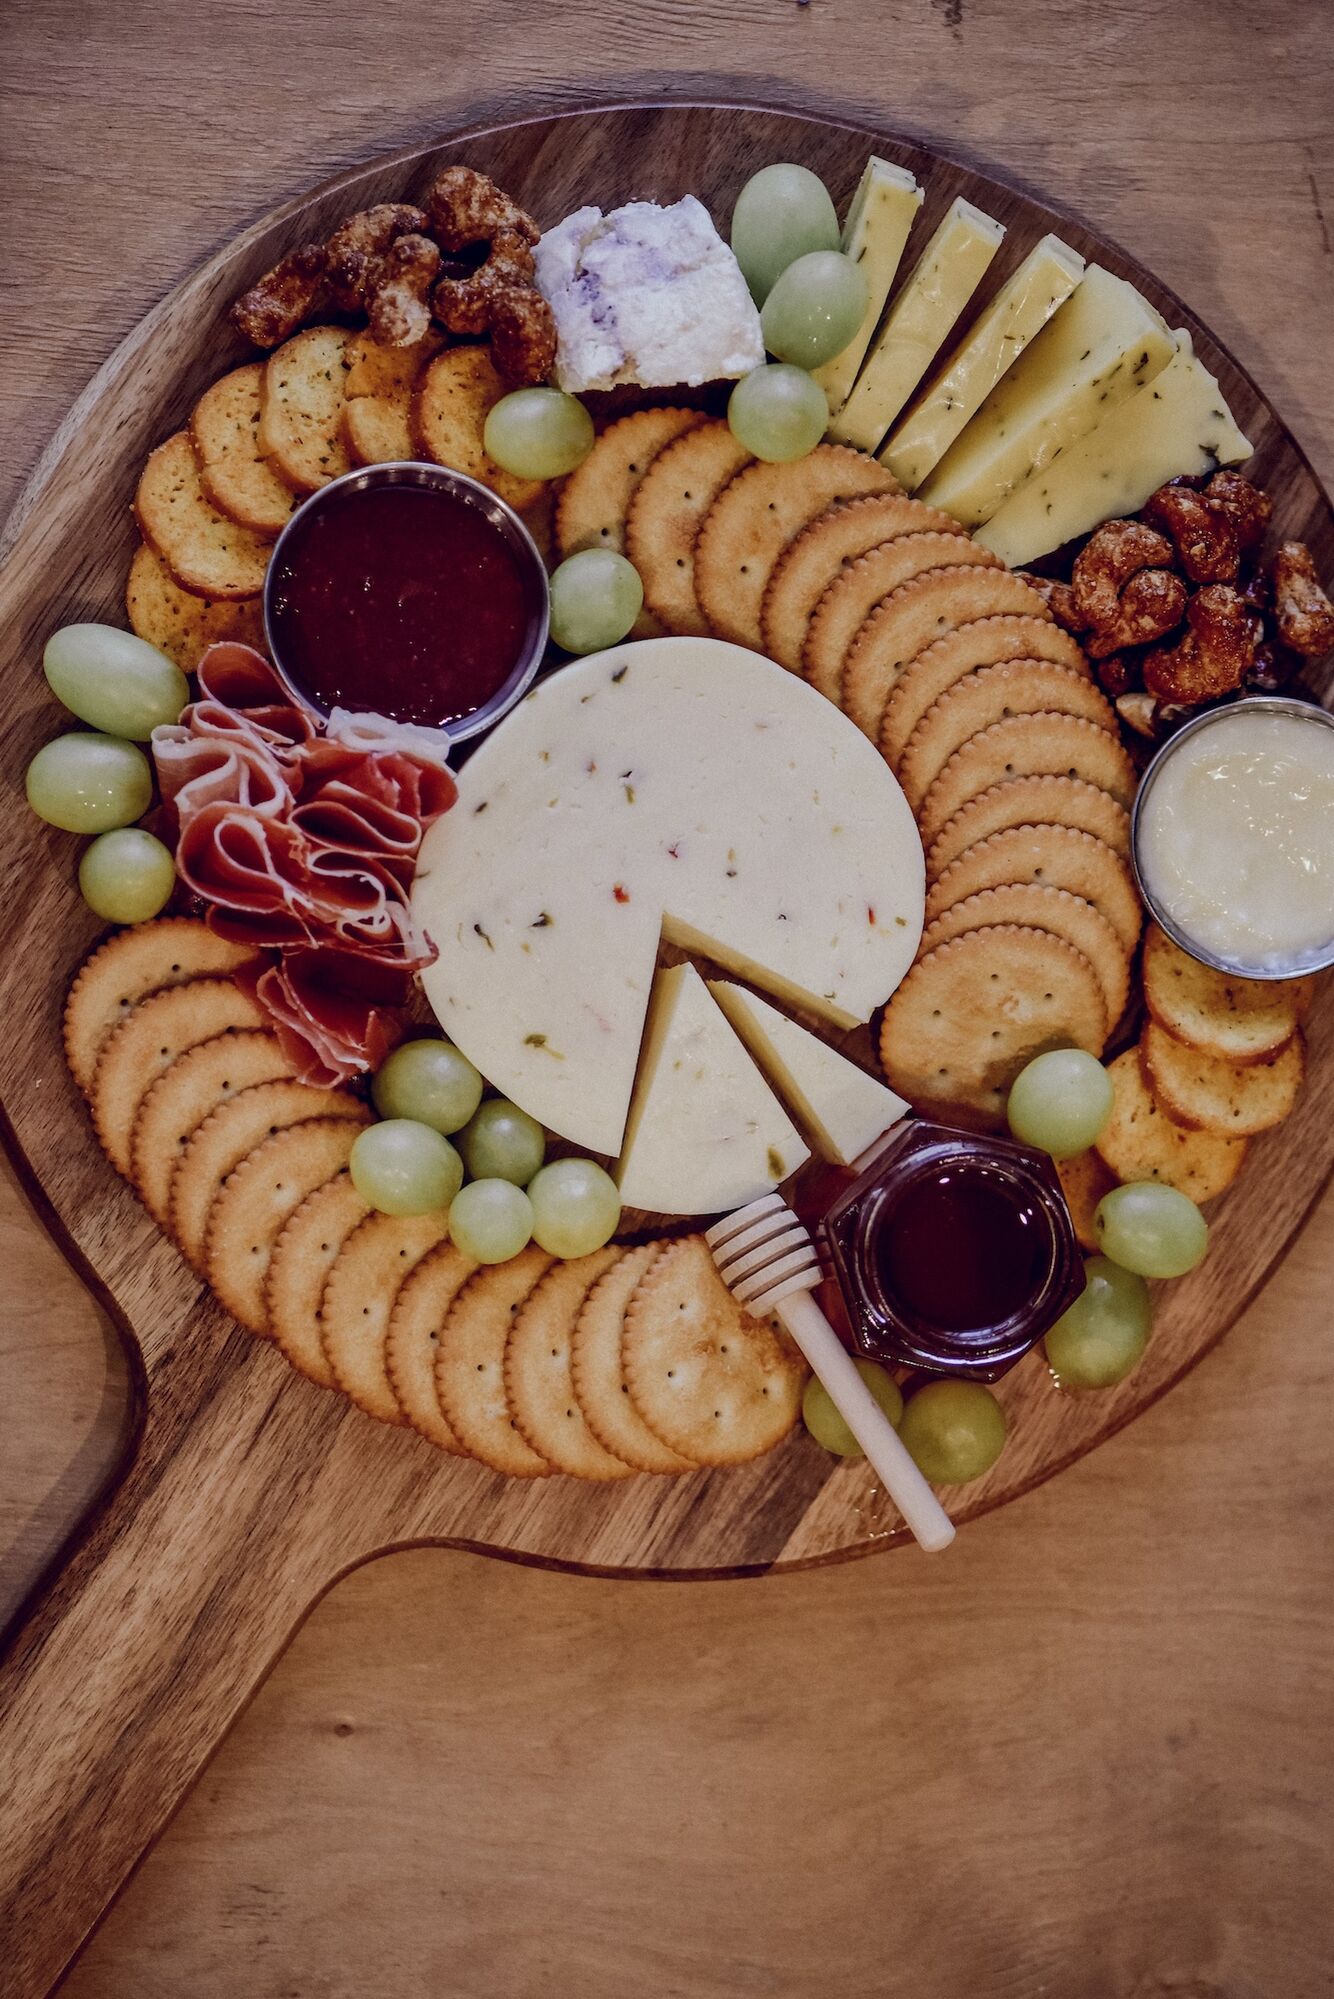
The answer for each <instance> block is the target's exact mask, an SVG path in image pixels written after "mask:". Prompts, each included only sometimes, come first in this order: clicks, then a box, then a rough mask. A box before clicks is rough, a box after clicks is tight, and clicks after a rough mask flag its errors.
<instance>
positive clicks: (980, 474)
mask: <svg viewBox="0 0 1334 1999" xmlns="http://www.w3.org/2000/svg"><path fill="white" fill-rule="evenodd" d="M1175 352H1176V348H1175V346H1174V344H1173V340H1172V335H1171V333H1170V332H1169V331H1168V327H1167V322H1166V320H1165V319H1163V317H1162V315H1161V314H1160V313H1157V312H1155V311H1154V309H1153V307H1152V306H1151V305H1150V304H1149V302H1148V300H1147V299H1144V298H1141V297H1140V295H1139V293H1138V292H1137V291H1136V290H1135V287H1134V286H1133V285H1130V284H1127V283H1126V281H1125V279H1124V278H1117V277H1113V276H1112V273H1111V272H1110V271H1105V270H1104V269H1103V267H1102V265H1101V264H1090V265H1089V267H1088V269H1087V270H1086V271H1085V273H1084V276H1083V278H1082V279H1081V281H1080V283H1079V284H1078V285H1077V286H1076V287H1075V290H1074V292H1073V293H1072V294H1071V296H1070V297H1069V298H1068V299H1067V300H1066V302H1065V304H1064V305H1063V306H1062V307H1061V309H1060V311H1059V312H1058V313H1056V315H1055V316H1054V318H1052V319H1051V320H1050V321H1049V322H1048V324H1047V325H1046V326H1044V328H1043V329H1042V331H1041V333H1039V335H1038V337H1037V339H1036V340H1035V341H1034V342H1033V344H1032V346H1031V347H1030V348H1029V349H1028V352H1027V353H1026V354H1024V355H1023V356H1022V357H1021V358H1020V359H1019V360H1018V361H1016V362H1015V364H1014V366H1013V367H1012V368H1011V369H1010V370H1009V372H1008V373H1007V374H1006V375H1005V376H1004V377H1003V378H1002V380H1001V382H1000V383H999V384H998V386H997V387H996V388H994V389H993V390H992V392H991V394H990V395H989V396H988V397H987V400H986V401H985V402H984V403H983V405H982V407H981V409H980V410H979V411H978V413H977V415H976V416H975V417H974V418H973V420H972V422H971V423H970V424H969V425H968V427H967V429H966V430H965V431H964V432H963V434H962V436H961V437H960V438H959V440H958V442H957V443H956V444H955V445H954V446H953V448H952V449H951V450H950V451H949V453H948V454H947V456H946V457H945V459H944V461H943V462H942V463H941V464H940V465H938V466H937V467H936V470H935V471H934V472H933V473H932V474H931V477H930V478H929V479H928V480H927V481H926V483H925V485H924V486H922V487H920V488H919V490H918V495H917V497H918V498H919V499H921V500H925V501H927V503H928V504H929V505H930V506H933V507H943V508H944V510H945V512H946V513H947V514H953V515H954V518H955V520H956V521H962V522H963V525H964V526H965V527H966V528H975V527H980V526H981V525H982V522H983V521H989V520H990V519H991V516H992V515H993V514H994V513H995V512H996V510H997V508H998V507H999V506H1000V505H1001V503H1002V501H1004V500H1008V499H1009V497H1010V494H1011V493H1013V492H1014V491H1015V489H1016V488H1017V487H1019V486H1022V485H1023V483H1024V480H1025V479H1029V478H1031V477H1032V476H1033V474H1034V473H1036V472H1043V471H1045V470H1046V468H1047V466H1048V465H1050V464H1051V462H1052V460H1053V459H1055V458H1057V457H1059V456H1060V454H1061V453H1062V452H1063V451H1067V450H1068V449H1069V447H1070V446H1071V445H1072V444H1073V443H1074V442H1075V441H1076V439H1077V438H1080V437H1083V435H1084V433H1085V432H1086V431H1089V430H1092V428H1093V426H1094V424H1095V423H1099V422H1100V421H1101V420H1102V418H1103V417H1105V416H1106V415H1107V414H1108V412H1109V411H1111V410H1113V409H1115V408H1116V406H1117V404H1118V403H1123V402H1125V400H1126V399H1127V397H1128V396H1133V395H1134V393H1135V391H1136V389H1141V388H1143V386H1144V384H1145V383H1146V382H1151V381H1152V380H1153V378H1154V376H1155V375H1161V373H1162V371H1163V369H1164V368H1165V367H1166V366H1167V364H1168V362H1169V361H1170V360H1171V358H1172V356H1173V354H1174V353H1175Z"/></svg>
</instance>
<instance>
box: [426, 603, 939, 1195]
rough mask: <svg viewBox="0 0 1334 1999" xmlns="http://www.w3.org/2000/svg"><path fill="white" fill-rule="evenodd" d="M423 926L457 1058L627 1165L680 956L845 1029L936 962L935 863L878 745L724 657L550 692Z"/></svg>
mask: <svg viewBox="0 0 1334 1999" xmlns="http://www.w3.org/2000/svg"><path fill="white" fill-rule="evenodd" d="M458 786H459V795H458V800H457V802H456V804H455V805H454V807H453V809H452V810H451V811H449V812H447V813H445V815H444V816H443V818H441V819H438V820H437V821H436V822H435V824H434V825H433V826H432V827H431V829H430V831H429V832H428V833H427V835H426V838H425V840H424V841H423V843H422V851H421V859H420V862H419V864H418V868H417V878H416V881H415V883H414V885H413V892H412V906H413V911H414V914H415V916H416V918H417V921H418V922H419V923H420V924H421V926H422V927H423V929H424V930H425V931H426V932H427V934H428V935H429V936H430V937H431V938H432V940H433V941H434V943H435V944H436V946H437V948H438V951H439V956H438V958H437V959H436V961H435V963H434V964H433V965H430V966H428V967H427V969H426V970H425V972H424V973H423V974H422V982H423V985H424V987H425V990H426V996H427V998H428V999H429V1000H430V1003H431V1005H432V1007H433V1008H434V1009H435V1012H436V1015H437V1016H438V1018H439V1020H440V1023H441V1025H442V1026H443V1028H444V1029H445V1032H446V1033H447V1034H448V1035H449V1036H450V1038H451V1039H452V1040H453V1041H455V1042H456V1043H457V1044H458V1046H459V1047H460V1048H462V1049H463V1051H464V1053H465V1054H466V1055H467V1056H468V1057H469V1058H470V1060H471V1061H473V1062H475V1063H476V1065H477V1067H478V1068H479V1069H480V1070H481V1072H482V1074H483V1075H484V1076H486V1077H487V1078H489V1080H490V1081H491V1082H492V1083H493V1084H494V1085H495V1086H496V1088H497V1089H498V1090H501V1091H502V1092H503V1093H504V1094H505V1095H506V1096H508V1097H511V1098H513V1100H514V1101H515V1102H516V1103H518V1104H521V1105H522V1106H523V1108H524V1109H525V1110H526V1111H528V1112H530V1113H531V1115H532V1116H533V1117H535V1118H537V1119H539V1120H540V1122H541V1123H542V1124H544V1125H546V1126H547V1127H548V1128H549V1129H550V1130H552V1131H555V1132H558V1133H560V1135H561V1136H562V1137H563V1138H567V1139H570V1140H571V1141H572V1142H573V1143H575V1144H577V1145H579V1146H581V1147H584V1148H586V1149H587V1150H589V1151H591V1152H595V1153H600V1154H604V1155H612V1154H616V1153H619V1151H620V1149H621V1140H622V1136H623V1134H624V1129H625V1119H626V1112H627V1110H628V1108H629V1104H630V1096H631V1091H632V1088H633V1084H634V1078H635V1068H636V1064H637V1062H638V1058H639V1046H640V1040H641V1036H642V1033H643V1027H644V1016H645V1010H646V1007H647V1004H648V998H649V991H650V988H651V986H652V983H653V974H654V969H655V967H656V963H657V953H658V943H659V939H660V937H662V936H665V937H666V938H667V939H668V940H669V941H670V942H671V943H674V944H677V945H680V946H681V947H682V948H683V949H684V950H686V951H689V952H692V953H699V954H700V955H702V956H705V957H708V958H710V959H712V960H713V962H714V963H715V964H716V965H718V966H719V967H720V968H721V969H722V970H724V971H728V972H733V973H735V974H736V975H737V976H738V977H740V978H743V979H746V980H747V981H749V982H750V983H751V984H753V985H757V986H759V987H760V988H761V989H762V990H763V991H765V992H769V993H773V994H775V995H776V996H777V997H778V998H779V999H782V1000H785V1001H787V1002H788V1003H790V1004H792V1005H794V1006H797V1007H801V1008H803V1009H810V1010H811V1011H813V1012H814V1013H815V1014H816V1015H817V1016H819V1017H821V1018H823V1019H826V1020H829V1021H831V1022H833V1023H834V1024H836V1025H840V1026H845V1027H851V1026H853V1025H855V1024H856V1023H857V1022H858V1021H862V1020H868V1019H869V1018H870V1016H871V1014H872V1012H873V1011H874V1010H875V1008H876V1007H877V1006H879V1005H880V1004H881V1003H882V1001H883V1000H884V999H886V998H887V997H888V995H889V994H890V993H891V992H893V991H894V989H895V987H896V986H897V985H898V983H899V981H900V980H901V979H902V977H903V975H904V973H905V972H906V971H907V969H908V967H909V965H910V964H911V963H912V959H913V954H914V952H915V951H916V949H917V941H918V937H919V934H920V931H921V924H922V911H923V906H924V900H925V896H924V867H923V859H922V844H921V841H920V839H919V837H918V834H917V828H916V826H915V824H914V821H913V816H912V813H911V812H910V811H909V809H908V804H907V800H906V799H905V798H904V796H903V793H902V792H901V791H900V789H899V787H898V784H897V783H896V781H895V779H894V777H893V775H892V774H891V772H890V770H889V768H888V766H887V765H886V763H885V762H884V759H883V758H882V757H881V756H880V753H879V751H878V750H877V749H876V748H875V745H874V744H873V743H871V742H869V741H868V740H867V738H866V737H865V736H863V735H862V733H861V731H860V730H859V729H858V728H856V727H855V726H854V725H853V724H852V723H851V722H849V721H848V720H847V718H846V716H844V715H842V714H840V712H839V711H838V709H837V708H835V707H834V705H833V703H832V702H831V701H826V700H825V699H824V697H823V695H821V694H818V693H817V692H816V691H815V689H814V688H813V687H810V686H808V685H807V684H806V683H805V681H803V680H800V679H799V678H797V677H796V676H795V675H793V674H790V673H786V672H784V670H783V668H782V667H781V666H775V665H774V663H773V661H772V660H767V659H764V658H762V657H761V656H760V654H758V653H753V652H748V651H747V650H746V649H745V648H744V647H742V646H731V645H725V644H722V643H721V642H720V641H718V640H716V639H695V638H664V639H646V640H642V641H640V642H639V643H637V644H632V645H624V646H618V647H616V648H615V649H614V650H613V651H611V652H605V653H595V654H592V655H591V656H590V657H588V658H587V659H581V660H576V661H573V662H572V663H571V664H570V665H568V666H565V667H562V668H561V669H560V670H559V672H556V673H552V674H550V675H548V676H547V678H546V679H544V680H542V681H540V682H539V683H538V685H537V686H536V687H535V688H534V689H533V690H532V692H531V693H530V694H529V695H528V696H527V697H526V699H524V700H523V701H521V702H520V703H519V705H518V707H517V708H515V709H514V710H513V712H512V713H511V714H509V715H508V716H506V718H505V720H504V721H503V722H502V723H501V724H500V725H499V727H498V728H496V729H495V730H493V731H492V733H491V734H490V735H489V736H488V737H487V738H486V740H485V741H484V742H483V743H482V744H481V745H480V747H479V748H478V749H477V750H475V751H474V753H473V754H472V756H470V757H469V758H468V760H467V762H466V763H465V764H464V766H463V768H462V770H461V771H460V772H459V775H458Z"/></svg>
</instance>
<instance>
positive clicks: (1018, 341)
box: [880, 236, 1084, 493]
mask: <svg viewBox="0 0 1334 1999" xmlns="http://www.w3.org/2000/svg"><path fill="white" fill-rule="evenodd" d="M1083 275H1084V259H1083V258H1082V257H1081V256H1080V255H1079V253H1078V252H1077V251H1075V250H1072V249H1071V248H1070V246H1069V245H1068V244H1067V243H1062V242H1061V240H1060V238H1059V237H1057V236H1044V237H1043V239H1042V241H1041V242H1040V243H1038V244H1035V245H1034V247H1033V249H1031V250H1030V251H1029V253H1028V255H1027V256H1026V257H1025V258H1024V261H1023V263H1022V264H1020V266H1019V268H1018V270H1017V271H1015V273H1014V275H1013V276H1012V277H1010V278H1008V279H1007V280H1006V282H1005V283H1004V284H1003V285H1002V286H1001V288H1000V290H999V291H998V292H997V294H996V296H995V298H994V299H993V300H992V302H991V304H990V305H989V306H988V307H987V309H986V311H985V312H984V313H982V315H981V316H980V318H979V319H978V321H977V323H976V325H975V326H974V327H973V328H972V331H971V332H970V333H969V334H968V335H967V336H966V338H965V339H964V340H963V341H962V343H961V344H960V346H959V347H958V348H956V350H955V351H954V353H953V354H951V355H950V357H949V359H948V360H947V361H946V363H945V365H944V367H943V369H942V370H941V372H940V373H939V374H938V375H937V376H936V377H935V379H934V380H933V381H932V382H931V384H930V386H929V387H928V388H927V389H926V390H925V391H924V392H923V394H922V395H921V396H919V397H918V399H917V402H916V403H915V404H914V406H913V407H912V409H910V410H909V412H908V414H907V416H906V417H905V418H904V420H903V422H902V423H901V424H900V425H899V426H898V428H897V430H895V431H894V433H893V435H892V436H891V437H890V440H889V443H888V444H887V445H886V446H885V447H884V449H883V450H882V451H881V453H880V462H881V464H882V465H885V466H887V467H888V468H889V470H890V471H891V472H892V473H893V474H894V477H895V478H896V479H897V480H898V482H899V484H900V485H901V486H902V487H903V489H904V491H905V492H907V493H915V492H916V491H917V488H918V487H919V486H920V485H921V483H922V481H923V479H925V477H926V475H927V473H928V472H930V471H931V469H932V468H933V466H936V465H938V464H939V463H940V461H941V459H942V458H943V457H944V456H945V453H946V452H947V451H948V450H949V448H950V446H951V445H952V444H953V442H954V440H955V438H956V437H957V436H958V435H959V432H960V431H961V430H962V429H963V427H964V425H965V424H966V423H967V422H968V421H969V419H970V418H972V417H974V416H976V414H977V412H978V410H980V409H981V407H982V405H983V403H984V402H985V401H986V399H987V397H988V396H989V395H990V394H991V391H992V390H993V389H994V388H995V386H996V384H997V382H999V381H1000V379H1001V377H1002V375H1004V374H1005V373H1006V372H1007V370H1008V369H1010V368H1011V367H1013V365H1014V363H1015V362H1016V361H1017V360H1018V359H1019V356H1020V355H1021V354H1022V353H1023V351H1024V349H1025V348H1026V347H1027V346H1028V344H1029V342H1030V341H1032V340H1034V339H1036V338H1037V336H1038V334H1039V333H1041V331H1042V329H1043V327H1044V326H1045V325H1046V324H1047V321H1048V320H1049V319H1050V318H1051V316H1052V314H1053V313H1054V312H1056V311H1057V310H1058V308H1059V307H1061V306H1062V305H1064V304H1065V301H1066V300H1067V299H1068V298H1069V296H1070V294H1071V292H1072V291H1073V290H1074V288H1075V286H1076V285H1077V284H1078V283H1079V280H1080V279H1081V278H1082V277H1083Z"/></svg>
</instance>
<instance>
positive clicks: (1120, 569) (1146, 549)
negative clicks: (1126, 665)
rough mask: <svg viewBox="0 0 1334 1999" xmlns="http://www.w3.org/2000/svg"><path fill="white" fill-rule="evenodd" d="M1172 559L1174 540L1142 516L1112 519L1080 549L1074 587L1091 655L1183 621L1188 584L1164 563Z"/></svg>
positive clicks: (1149, 637) (1145, 639) (1103, 654)
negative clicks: (1140, 517) (1158, 530)
mask: <svg viewBox="0 0 1334 1999" xmlns="http://www.w3.org/2000/svg"><path fill="white" fill-rule="evenodd" d="M1171 560H1172V544H1171V543H1170V542H1169V541H1168V540H1167V539H1166V537H1165V536H1163V535H1161V534H1157V533H1155V531H1154V529H1153V528H1151V527H1145V525H1144V524H1143V522H1141V521H1107V522H1105V523H1104V524H1103V526H1102V527H1100V528H1099V529H1098V530H1097V532H1096V533H1095V534H1094V535H1092V536H1091V537H1090V539H1089V540H1088V541H1087V542H1086V543H1085V545H1084V547H1083V548H1081V549H1080V551H1079V554H1078V555H1077V556H1076V557H1075V566H1074V570H1073V573H1072V576H1071V588H1072V589H1073V591H1074V599H1075V605H1076V607H1077V609H1078V611H1079V613H1080V615H1081V617H1083V618H1084V619H1085V620H1086V621H1087V623H1088V625H1089V627H1090V635H1089V637H1087V638H1086V639H1085V641H1084V650H1085V651H1086V652H1087V654H1088V656H1089V658H1090V659H1095V660H1096V659H1106V658H1107V656H1108V654H1110V653H1114V652H1120V651H1121V649H1122V648H1123V647H1124V646H1135V645H1147V644H1150V643H1151V642H1152V641H1153V640H1154V639H1160V638H1162V637H1163V636H1164V635H1165V634H1166V633H1167V632H1170V631H1171V629H1172V627H1173V625H1176V624H1179V623H1180V622H1181V617H1182V613H1183V612H1184V611H1185V608H1186V586H1185V584H1184V583H1183V582H1182V580H1181V578H1180V577H1179V576H1177V575H1174V574H1173V572H1172V571H1171V570H1170V569H1168V568H1166V567H1165V566H1164V565H1166V564H1167V563H1169V562H1170V561H1171Z"/></svg>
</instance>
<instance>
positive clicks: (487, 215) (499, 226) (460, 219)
mask: <svg viewBox="0 0 1334 1999" xmlns="http://www.w3.org/2000/svg"><path fill="white" fill-rule="evenodd" d="M426 208H427V213H428V215H429V217H430V229H431V233H432V234H433V235H434V237H435V239H436V241H437V243H439V245H440V247H441V249H442V250H466V249H467V247H468V245H469V244H470V243H489V242H491V241H492V240H493V239H494V238H495V237H496V236H498V235H499V234H500V232H501V230H506V231H509V232H511V233H512V234H514V235H516V236H518V237H519V239H520V241H522V242H524V243H529V244H532V243H536V241H537V239H538V237H539V236H540V235H541V233H542V232H541V230H540V229H539V228H538V226H537V224H536V223H535V222H534V220H533V218H532V216H531V215H527V214H525V212H524V211H523V209H522V208H520V206H519V204H518V202H517V201H514V200H512V199H511V197H510V196H509V195H508V194H504V193H502V191H501V190H500V188H498V187H497V186H496V184H495V182H494V181H493V180H490V179H488V178H487V176H486V175H485V174H482V173H478V172H477V171H476V169H475V168H474V167H446V168H445V170H444V172H443V173H441V174H439V175H438V176H437V177H436V179H435V181H434V182H433V183H432V185H431V187H430V189H429V190H428V192H427V196H426Z"/></svg>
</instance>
